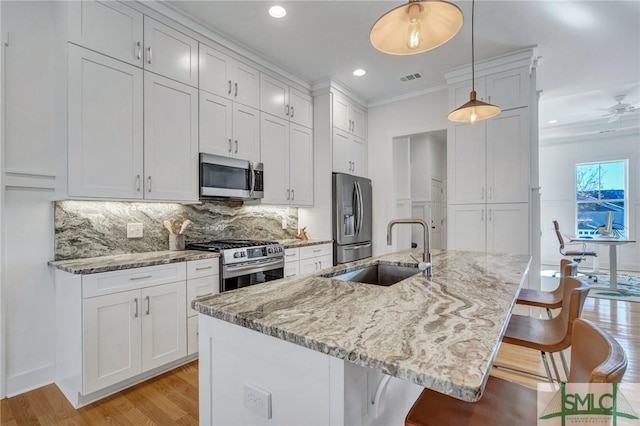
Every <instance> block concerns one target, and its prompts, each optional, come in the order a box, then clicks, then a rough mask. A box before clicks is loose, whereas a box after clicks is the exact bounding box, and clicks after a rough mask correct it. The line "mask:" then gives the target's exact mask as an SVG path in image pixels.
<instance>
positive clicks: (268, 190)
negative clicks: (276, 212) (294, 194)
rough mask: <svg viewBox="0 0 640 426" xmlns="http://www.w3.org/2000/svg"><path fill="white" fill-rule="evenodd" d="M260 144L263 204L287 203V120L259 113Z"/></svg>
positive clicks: (289, 196)
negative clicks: (262, 172) (262, 169)
mask: <svg viewBox="0 0 640 426" xmlns="http://www.w3.org/2000/svg"><path fill="white" fill-rule="evenodd" d="M260 117H261V122H260V132H261V137H260V145H261V148H262V153H263V154H262V163H263V164H264V198H263V199H262V203H264V204H289V202H290V199H291V188H290V186H289V122H288V121H287V120H285V119H282V118H278V117H274V116H272V115H269V114H265V113H261V114H260Z"/></svg>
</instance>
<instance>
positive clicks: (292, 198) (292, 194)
mask: <svg viewBox="0 0 640 426" xmlns="http://www.w3.org/2000/svg"><path fill="white" fill-rule="evenodd" d="M295 199H296V190H295V189H292V190H291V200H292V201H293V200H295Z"/></svg>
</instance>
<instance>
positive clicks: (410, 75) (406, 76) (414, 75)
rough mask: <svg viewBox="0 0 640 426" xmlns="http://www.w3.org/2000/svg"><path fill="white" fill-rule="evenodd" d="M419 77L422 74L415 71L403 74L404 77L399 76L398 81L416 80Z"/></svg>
mask: <svg viewBox="0 0 640 426" xmlns="http://www.w3.org/2000/svg"><path fill="white" fill-rule="evenodd" d="M419 78H422V74H420V73H419V72H417V73H414V74H409V75H405V76H404V77H400V81H411V80H417V79H419Z"/></svg>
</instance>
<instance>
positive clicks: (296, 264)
mask: <svg viewBox="0 0 640 426" xmlns="http://www.w3.org/2000/svg"><path fill="white" fill-rule="evenodd" d="M299 273H300V249H298V248H288V249H285V251H284V277H285V278H287V277H293V276H296V275H298V274H299Z"/></svg>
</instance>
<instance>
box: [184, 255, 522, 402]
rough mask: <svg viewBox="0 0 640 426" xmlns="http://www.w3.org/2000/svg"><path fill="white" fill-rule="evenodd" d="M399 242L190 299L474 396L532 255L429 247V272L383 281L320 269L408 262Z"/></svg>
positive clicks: (200, 307)
mask: <svg viewBox="0 0 640 426" xmlns="http://www.w3.org/2000/svg"><path fill="white" fill-rule="evenodd" d="M411 255H413V257H415V258H416V259H420V258H421V256H422V251H421V250H417V249H414V250H405V251H402V252H398V253H393V254H390V255H385V256H380V257H377V258H370V259H365V260H361V261H358V262H353V263H350V264H346V265H339V266H335V267H332V268H328V269H325V270H323V271H322V272H318V273H315V274H307V275H301V276H295V277H290V278H284V279H281V280H277V281H271V282H268V283H265V284H261V285H256V286H251V287H245V288H242V289H239V290H235V291H230V292H226V293H222V294H218V295H214V296H209V297H204V298H201V299H197V300H196V301H194V302H193V306H194V308H195V309H196V310H197V311H199V312H200V313H202V314H205V315H209V316H212V317H215V318H219V319H222V320H225V321H228V322H231V323H234V324H237V325H240V326H243V327H246V328H249V329H252V330H256V331H259V332H261V333H264V334H267V335H271V336H274V337H277V338H279V339H283V340H286V341H288V342H292V343H295V344H298V345H301V346H304V347H307V348H310V349H313V350H316V351H319V352H322V353H326V354H328V355H331V356H335V357H337V358H341V359H345V360H347V361H349V362H353V363H355V364H358V365H361V366H364V367H369V368H372V369H375V370H377V371H381V372H383V373H386V374H389V375H391V376H395V377H398V378H400V379H403V380H407V381H410V382H413V383H416V384H418V385H420V386H424V387H427V388H430V389H433V390H435V391H438V392H442V393H444V394H447V395H450V396H453V397H455V398H459V399H462V400H465V401H477V400H478V399H479V398H480V396H481V394H482V391H483V389H484V385H485V384H486V380H487V379H488V377H489V372H490V370H491V366H492V364H493V360H494V358H495V355H496V353H497V351H498V347H499V343H500V341H501V339H502V336H503V334H504V331H505V329H506V324H507V322H508V319H509V317H510V312H511V309H512V307H513V305H514V303H515V300H516V295H517V293H518V291H519V289H520V287H521V285H522V283H523V281H524V277H525V276H526V274H527V271H528V268H529V263H530V257H529V256H520V255H506V254H501V255H492V254H484V253H474V252H463V251H438V250H433V253H432V257H433V258H432V261H433V264H434V273H433V278H432V279H430V280H427V279H426V277H425V276H424V275H422V274H419V275H415V276H412V277H409V278H407V279H405V280H403V281H400V282H398V283H396V284H394V285H391V286H388V287H383V286H376V285H371V284H362V283H357V282H350V281H340V280H335V279H331V278H323V277H322V276H320V275H328V274H333V275H336V274H339V273H342V272H348V271H351V270H354V269H358V267H361V266H363V265H368V264H375V263H384V264H390V265H404V266H413V267H415V266H416V265H417V262H416V261H415V260H414V259H412V257H411Z"/></svg>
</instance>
